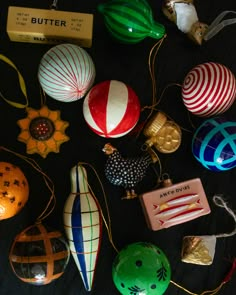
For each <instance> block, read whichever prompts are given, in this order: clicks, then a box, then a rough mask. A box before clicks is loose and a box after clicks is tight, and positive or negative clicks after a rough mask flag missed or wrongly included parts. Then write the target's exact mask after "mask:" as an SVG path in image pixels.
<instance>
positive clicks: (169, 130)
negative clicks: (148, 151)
mask: <svg viewBox="0 0 236 295" xmlns="http://www.w3.org/2000/svg"><path fill="white" fill-rule="evenodd" d="M143 134H144V135H145V136H146V137H148V139H147V140H146V141H145V144H146V145H147V146H149V147H151V146H154V147H155V148H156V149H157V150H158V151H159V152H162V153H173V152H175V151H176V150H177V149H178V148H179V146H180V144H181V138H182V132H181V129H180V127H179V126H178V125H177V124H176V123H175V122H174V121H172V120H168V119H167V116H166V115H165V114H164V113H162V112H157V113H156V114H155V115H154V116H153V117H152V118H151V119H150V121H149V122H148V123H147V125H146V127H145V128H144V131H143Z"/></svg>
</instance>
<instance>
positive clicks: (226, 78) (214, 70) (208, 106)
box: [182, 62, 236, 117]
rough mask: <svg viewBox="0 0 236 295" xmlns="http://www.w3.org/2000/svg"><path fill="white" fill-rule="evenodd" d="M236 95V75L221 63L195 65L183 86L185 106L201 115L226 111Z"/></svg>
mask: <svg viewBox="0 0 236 295" xmlns="http://www.w3.org/2000/svg"><path fill="white" fill-rule="evenodd" d="M235 97H236V81H235V76H234V74H233V73H232V72H231V71H230V70H229V69H228V68H227V67H226V66H224V65H222V64H219V63H214V62H207V63H203V64H200V65H198V66H196V67H194V68H193V69H192V70H191V71H190V72H189V73H188V74H187V76H186V77H185V79H184V83H183V86H182V99H183V102H184V104H185V106H186V107H187V109H188V110H189V111H190V112H191V113H193V114H194V115H197V116H200V117H210V116H213V115H218V114H222V113H224V112H225V111H227V110H228V109H229V108H230V106H231V105H232V104H233V102H234V100H235Z"/></svg>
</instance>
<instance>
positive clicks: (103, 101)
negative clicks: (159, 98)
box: [83, 80, 140, 138]
mask: <svg viewBox="0 0 236 295" xmlns="http://www.w3.org/2000/svg"><path fill="white" fill-rule="evenodd" d="M83 114H84V118H85V121H86V122H87V124H88V126H89V127H90V128H91V129H92V130H93V131H94V132H95V133H96V134H98V135H100V136H102V137H106V138H108V137H111V138H112V137H114V138H115V137H121V136H124V135H126V134H127V133H128V132H130V131H131V130H132V129H133V128H134V127H135V125H136V123H137V122H138V119H139V116H140V102H139V99H138V96H137V95H136V93H135V92H134V90H133V89H132V88H131V87H130V86H128V85H126V84H125V83H123V82H120V81H117V80H108V81H104V82H101V83H99V84H97V85H95V86H93V87H92V88H91V90H90V91H89V93H88V94H87V95H86V97H85V99H84V103H83Z"/></svg>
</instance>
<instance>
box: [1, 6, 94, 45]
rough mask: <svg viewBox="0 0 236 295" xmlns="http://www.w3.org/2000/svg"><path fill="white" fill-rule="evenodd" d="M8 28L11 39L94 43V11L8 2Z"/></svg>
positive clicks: (19, 40)
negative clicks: (25, 5)
mask: <svg viewBox="0 0 236 295" xmlns="http://www.w3.org/2000/svg"><path fill="white" fill-rule="evenodd" d="M6 29H7V34H8V36H9V38H10V40H11V41H16V42H29V43H42V44H59V43H74V44H77V45H79V46H81V47H91V46H92V37H93V14H86V13H77V12H68V11H59V10H53V9H48V10H46V9H45V10H44V9H34V8H26V7H16V6H9V8H8V17H7V28H6Z"/></svg>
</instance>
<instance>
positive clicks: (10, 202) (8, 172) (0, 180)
mask: <svg viewBox="0 0 236 295" xmlns="http://www.w3.org/2000/svg"><path fill="white" fill-rule="evenodd" d="M28 197H29V185H28V181H27V179H26V177H25V175H24V173H23V172H22V171H21V169H20V168H19V167H17V166H15V165H13V164H10V163H7V162H0V220H3V219H7V218H10V217H13V216H15V215H16V214H18V213H19V212H20V211H21V209H22V208H23V207H24V206H25V204H26V202H27V201H28Z"/></svg>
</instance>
